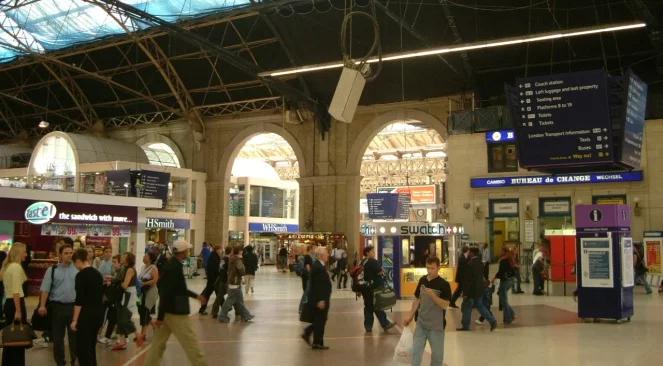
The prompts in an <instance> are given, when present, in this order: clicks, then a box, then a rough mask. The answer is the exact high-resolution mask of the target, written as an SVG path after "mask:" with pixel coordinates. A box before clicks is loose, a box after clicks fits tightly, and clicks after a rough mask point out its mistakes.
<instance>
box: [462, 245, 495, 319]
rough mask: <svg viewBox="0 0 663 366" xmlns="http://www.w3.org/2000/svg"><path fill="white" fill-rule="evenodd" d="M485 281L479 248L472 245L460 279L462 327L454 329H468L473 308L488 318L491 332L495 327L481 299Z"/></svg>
mask: <svg viewBox="0 0 663 366" xmlns="http://www.w3.org/2000/svg"><path fill="white" fill-rule="evenodd" d="M485 282H486V279H485V278H484V277H483V263H482V262H481V254H480V252H479V248H476V247H473V248H471V249H470V250H469V256H468V257H467V261H466V263H465V269H464V272H463V279H462V286H463V304H462V305H461V310H462V313H463V316H462V320H461V324H462V327H460V328H458V329H456V330H459V331H462V330H470V321H471V318H472V309H473V308H477V310H479V313H480V314H481V316H483V317H484V318H485V319H486V320H488V323H490V331H491V332H492V331H493V330H495V328H496V327H497V321H496V320H495V317H494V316H493V314H492V313H491V312H490V311H488V309H486V306H485V304H484V302H483V299H482V297H483V294H484V289H485V288H486V284H485Z"/></svg>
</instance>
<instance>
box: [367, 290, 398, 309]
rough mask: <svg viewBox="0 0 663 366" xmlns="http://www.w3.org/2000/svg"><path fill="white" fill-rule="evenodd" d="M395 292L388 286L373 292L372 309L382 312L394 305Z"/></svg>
mask: <svg viewBox="0 0 663 366" xmlns="http://www.w3.org/2000/svg"><path fill="white" fill-rule="evenodd" d="M396 300H397V299H396V292H394V290H393V289H392V288H391V287H389V286H386V285H385V286H382V287H379V288H376V289H375V290H373V309H375V311H384V310H387V309H391V308H393V307H394V305H396Z"/></svg>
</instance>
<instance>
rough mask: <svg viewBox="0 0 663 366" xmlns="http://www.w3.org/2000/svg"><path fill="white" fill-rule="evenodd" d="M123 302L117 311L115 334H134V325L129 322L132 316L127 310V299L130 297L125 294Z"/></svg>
mask: <svg viewBox="0 0 663 366" xmlns="http://www.w3.org/2000/svg"><path fill="white" fill-rule="evenodd" d="M124 298H125V300H124V302H123V304H122V306H121V307H120V309H119V310H118V311H117V332H118V333H120V334H131V333H135V332H136V325H135V324H134V322H133V321H132V320H131V317H132V314H131V311H130V310H129V299H130V298H131V296H130V295H129V294H128V293H126V292H125V296H124Z"/></svg>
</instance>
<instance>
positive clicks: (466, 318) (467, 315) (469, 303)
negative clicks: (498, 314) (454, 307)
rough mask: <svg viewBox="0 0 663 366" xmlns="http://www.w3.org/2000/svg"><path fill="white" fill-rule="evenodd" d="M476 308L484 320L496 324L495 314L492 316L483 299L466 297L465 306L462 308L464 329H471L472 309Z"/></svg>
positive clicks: (464, 299)
mask: <svg viewBox="0 0 663 366" xmlns="http://www.w3.org/2000/svg"><path fill="white" fill-rule="evenodd" d="M474 308H477V310H479V314H481V316H482V317H483V318H484V319H487V320H488V323H490V324H491V325H492V324H494V323H495V322H496V320H495V317H494V316H493V314H491V312H490V311H488V309H486V305H485V304H484V302H483V301H482V298H480V297H478V298H476V299H474V298H471V297H465V298H463V304H462V305H461V306H460V309H461V312H462V313H463V319H462V320H461V323H462V325H463V329H470V321H472V309H474Z"/></svg>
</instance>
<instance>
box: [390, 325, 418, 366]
mask: <svg viewBox="0 0 663 366" xmlns="http://www.w3.org/2000/svg"><path fill="white" fill-rule="evenodd" d="M413 343H414V333H412V328H410V327H403V332H402V333H401V339H400V340H399V341H398V344H397V345H396V349H395V350H394V361H396V362H398V363H402V364H406V365H410V364H411V363H412V346H413Z"/></svg>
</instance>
